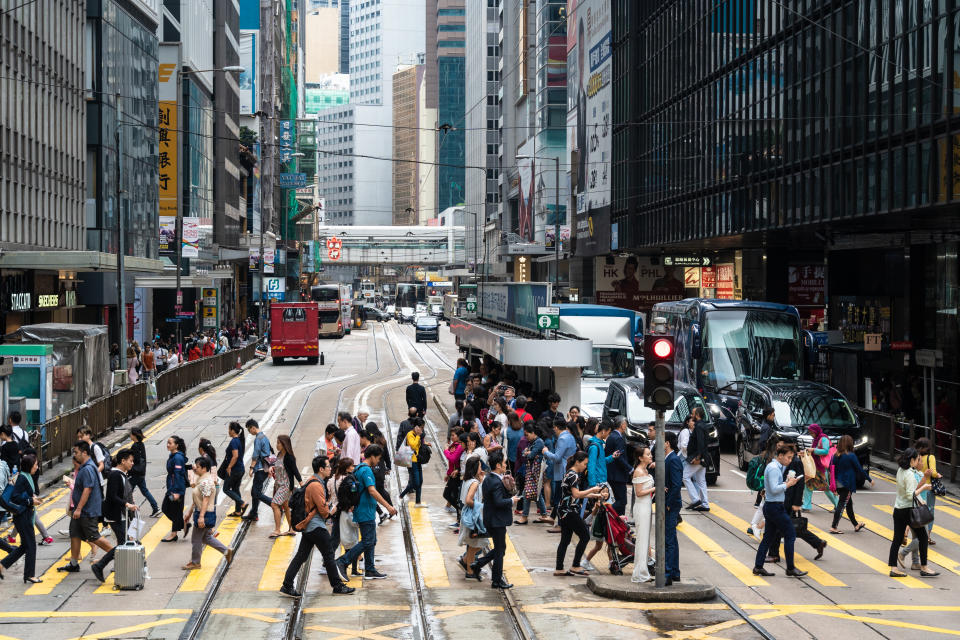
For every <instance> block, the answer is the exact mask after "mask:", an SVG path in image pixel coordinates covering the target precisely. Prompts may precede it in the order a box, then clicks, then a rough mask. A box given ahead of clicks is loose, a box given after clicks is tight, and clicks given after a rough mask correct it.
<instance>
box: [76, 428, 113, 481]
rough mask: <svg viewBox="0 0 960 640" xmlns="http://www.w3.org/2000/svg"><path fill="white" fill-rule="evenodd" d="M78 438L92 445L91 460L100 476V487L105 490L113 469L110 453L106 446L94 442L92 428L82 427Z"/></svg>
mask: <svg viewBox="0 0 960 640" xmlns="http://www.w3.org/2000/svg"><path fill="white" fill-rule="evenodd" d="M77 438H78V439H80V440H83V441H84V442H86V443H87V444H88V445H90V458H91V459H92V460H93V465H94V466H95V467H96V468H97V473H99V474H100V486H101V487H102V488H104V489H105V488H106V486H107V476H108V475H109V473H110V469H111V468H113V465H112V464H111V460H110V452H109V451H107V448H106V447H105V446H104V445H102V444H100V443H99V442H96V441H94V439H93V430H92V429H91V428H90V427H80V428H79V429H77Z"/></svg>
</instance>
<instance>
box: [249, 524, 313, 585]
mask: <svg viewBox="0 0 960 640" xmlns="http://www.w3.org/2000/svg"><path fill="white" fill-rule="evenodd" d="M297 540H299V538H297V537H296V536H280V537H279V538H275V539H274V541H273V547H272V548H271V549H270V556H269V557H268V558H267V566H265V567H264V568H263V574H261V576H260V584H258V585H257V591H279V590H280V587H282V586H283V573H284V570H285V569H286V567H287V565H288V564H290V558H291V557H292V556H293V553H294V551H296V549H297ZM310 552H311V553H312V552H313V549H312V548H311V549H310Z"/></svg>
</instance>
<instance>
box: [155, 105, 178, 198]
mask: <svg viewBox="0 0 960 640" xmlns="http://www.w3.org/2000/svg"><path fill="white" fill-rule="evenodd" d="M159 127H160V131H159V140H160V147H159V154H158V159H157V165H158V168H159V170H160V215H161V216H176V215H177V103H176V101H163V102H161V103H160V120H159Z"/></svg>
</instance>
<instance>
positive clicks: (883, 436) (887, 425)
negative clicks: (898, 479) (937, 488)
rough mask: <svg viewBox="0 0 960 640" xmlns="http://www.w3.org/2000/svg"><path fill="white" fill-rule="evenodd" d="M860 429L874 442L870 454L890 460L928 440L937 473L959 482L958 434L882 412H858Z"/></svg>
mask: <svg viewBox="0 0 960 640" xmlns="http://www.w3.org/2000/svg"><path fill="white" fill-rule="evenodd" d="M857 416H858V417H859V418H860V426H861V427H862V428H863V433H864V435H866V436H867V437H868V438H869V439H870V442H871V453H872V454H874V455H876V454H879V455H882V456H884V457H887V458H889V459H890V460H894V459H896V457H897V456H898V455H899V454H900V452H902V451H903V450H904V449H906V448H907V447H909V446H912V445H913V444H914V443H916V441H917V439H918V438H929V439H930V442H931V443H932V445H933V454H934V456H935V457H936V459H937V471H938V472H940V473H941V474H942V475H943V476H945V477H949V478H950V481H951V482H956V480H957V471H958V465H960V452H958V450H957V444H958V443H957V440H958V438H957V432H956V431H945V430H941V429H937V428H936V427H935V426H925V425H922V424H917V423H915V422H914V421H912V420H909V421H908V420H899V419H898V418H897V417H896V416H894V415H891V414H889V413H882V412H880V411H869V410H867V409H857Z"/></svg>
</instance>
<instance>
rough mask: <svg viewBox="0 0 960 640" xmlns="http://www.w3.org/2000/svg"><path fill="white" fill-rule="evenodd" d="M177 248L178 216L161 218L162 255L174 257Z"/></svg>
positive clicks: (160, 246) (160, 247)
mask: <svg viewBox="0 0 960 640" xmlns="http://www.w3.org/2000/svg"><path fill="white" fill-rule="evenodd" d="M176 248H177V218H176V216H160V245H159V249H160V255H161V256H172V255H173V254H174V252H175V251H176Z"/></svg>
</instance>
